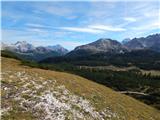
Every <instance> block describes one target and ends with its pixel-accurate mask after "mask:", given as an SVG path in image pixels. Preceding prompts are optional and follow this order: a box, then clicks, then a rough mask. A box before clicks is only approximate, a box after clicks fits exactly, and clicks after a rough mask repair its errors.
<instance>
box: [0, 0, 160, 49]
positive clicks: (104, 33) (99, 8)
mask: <svg viewBox="0 0 160 120" xmlns="http://www.w3.org/2000/svg"><path fill="white" fill-rule="evenodd" d="M159 6H160V3H159V2H158V1H153V2H144V1H142V2H136V1H132V2H125V1H120V0H119V1H114V2H111V1H108V2H107V1H106V2H102V1H101V2H93V1H92V2H85V1H83V2H74V1H70V2H65V1H61V2H56V1H54V2H53V1H48V2H40V1H39V2H32V1H29V2H2V4H1V16H2V18H1V21H2V26H1V27H2V41H3V42H4V43H15V42H16V41H27V42H29V43H32V44H34V45H35V46H39V45H43V46H45V45H55V44H61V45H62V46H64V47H66V48H68V49H69V50H72V49H73V48H74V47H76V46H79V45H82V44H86V43H90V42H93V41H95V40H97V39H99V38H111V39H115V40H118V41H122V40H123V39H125V38H134V37H141V36H147V35H149V34H154V33H160V7H159Z"/></svg>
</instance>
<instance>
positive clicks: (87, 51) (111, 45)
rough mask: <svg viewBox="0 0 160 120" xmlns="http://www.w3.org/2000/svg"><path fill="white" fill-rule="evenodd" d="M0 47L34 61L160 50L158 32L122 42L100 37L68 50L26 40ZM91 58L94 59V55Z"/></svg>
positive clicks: (104, 56) (59, 46)
mask: <svg viewBox="0 0 160 120" xmlns="http://www.w3.org/2000/svg"><path fill="white" fill-rule="evenodd" d="M1 48H2V50H9V51H12V52H15V53H16V54H17V55H18V56H19V57H21V58H24V59H27V60H35V61H43V60H45V59H53V61H54V59H56V60H57V58H55V57H57V56H62V57H65V58H69V59H71V58H77V59H88V56H97V55H98V56H100V58H102V57H103V58H108V56H109V57H110V56H113V55H115V54H116V55H117V54H118V55H123V54H124V55H128V54H129V53H130V54H133V51H136V52H139V51H147V53H148V52H149V51H152V52H153V51H154V52H160V34H153V35H149V36H147V37H140V38H133V39H130V38H126V39H124V40H123V41H122V42H118V41H117V40H112V39H110V38H101V39H98V40H97V41H94V42H92V43H89V44H86V45H81V46H77V47H76V48H75V49H74V50H72V51H70V52H69V51H68V50H67V49H65V48H64V47H62V46H61V45H54V46H45V47H44V46H38V47H35V46H33V45H32V44H29V43H27V42H26V41H18V42H16V43H15V44H10V45H7V44H4V43H2V47H1ZM134 53H135V52H134ZM142 53H144V52H142ZM124 55H123V56H124ZM138 55H139V54H138ZM148 57H149V56H148ZM89 58H90V57H89ZM93 58H94V59H95V57H93ZM96 59H97V58H96ZM114 59H115V58H114ZM58 60H59V59H58Z"/></svg>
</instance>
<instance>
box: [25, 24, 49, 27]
mask: <svg viewBox="0 0 160 120" xmlns="http://www.w3.org/2000/svg"><path fill="white" fill-rule="evenodd" d="M26 26H27V27H34V28H46V27H48V26H44V25H41V24H37V23H36V24H34V23H27V24H26Z"/></svg>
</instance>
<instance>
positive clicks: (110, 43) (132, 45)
mask: <svg viewBox="0 0 160 120" xmlns="http://www.w3.org/2000/svg"><path fill="white" fill-rule="evenodd" d="M144 49H150V50H154V51H158V52H160V34H154V35H149V36H147V37H141V38H133V39H129V38H127V39H124V40H123V41H122V43H120V42H118V41H117V40H112V39H109V38H101V39H99V40H97V41H95V42H92V43H89V44H86V45H82V46H78V47H76V48H75V49H74V50H73V51H71V52H70V53H68V54H67V56H83V55H91V54H92V55H93V54H97V53H116V54H117V53H125V52H130V51H134V50H144Z"/></svg>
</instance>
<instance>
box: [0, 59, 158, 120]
mask: <svg viewBox="0 0 160 120" xmlns="http://www.w3.org/2000/svg"><path fill="white" fill-rule="evenodd" d="M5 69H7V70H10V71H20V70H25V71H26V72H27V73H28V74H31V75H34V74H35V73H37V74H38V75H40V76H42V77H44V78H46V79H56V80H57V83H58V84H60V85H65V87H66V88H67V89H68V90H70V91H72V92H73V93H75V94H78V95H80V96H83V97H84V98H87V99H88V100H89V101H91V103H92V105H93V106H95V107H96V109H97V110H101V109H104V108H105V107H106V106H109V107H110V108H111V109H112V111H114V112H116V113H118V114H119V115H120V116H121V118H119V120H160V111H158V110H156V109H154V108H152V107H150V106H148V105H146V104H144V103H141V102H139V101H137V100H135V99H133V98H131V97H129V96H126V95H123V94H120V93H117V92H115V91H113V90H111V89H110V88H107V87H105V86H103V85H100V84H97V83H95V82H92V81H90V80H87V79H85V78H83V77H80V76H77V75H73V74H69V73H64V72H56V71H50V70H42V69H37V68H30V67H27V66H22V65H21V64H20V61H17V60H15V59H9V58H2V71H5ZM21 118H23V117H21Z"/></svg>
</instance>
